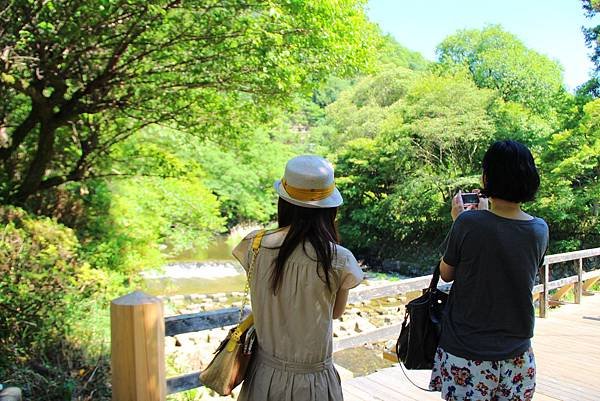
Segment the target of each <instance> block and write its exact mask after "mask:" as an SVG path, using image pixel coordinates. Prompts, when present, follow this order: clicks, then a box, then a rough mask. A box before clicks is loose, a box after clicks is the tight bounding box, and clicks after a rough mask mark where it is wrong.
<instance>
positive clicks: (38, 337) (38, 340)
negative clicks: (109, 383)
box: [0, 207, 122, 400]
mask: <svg viewBox="0 0 600 401" xmlns="http://www.w3.org/2000/svg"><path fill="white" fill-rule="evenodd" d="M0 222H1V224H2V226H3V230H2V232H1V233H0V353H2V358H1V359H0V372H2V373H0V375H1V376H2V378H3V382H9V383H11V384H15V385H17V386H19V387H21V388H23V389H24V391H25V397H27V398H28V399H36V400H56V399H72V398H73V399H74V398H75V397H76V396H82V398H80V399H82V400H83V399H89V398H85V397H86V394H87V395H89V394H90V392H91V393H92V394H93V393H94V392H96V393H97V394H96V398H94V399H106V398H102V397H105V396H106V390H102V389H101V390H100V391H99V392H97V390H96V389H95V387H96V386H97V385H98V381H100V382H102V381H104V380H106V379H107V372H108V363H107V360H106V356H105V354H104V353H105V352H106V351H107V349H108V343H107V341H108V340H107V338H108V327H109V322H108V313H107V310H108V309H107V306H108V303H107V300H108V299H111V298H112V297H114V296H115V295H116V293H117V292H118V291H120V288H121V286H122V284H121V283H122V278H120V277H119V276H117V275H112V274H108V273H106V272H103V271H99V270H96V269H92V268H91V267H90V266H89V265H88V264H85V263H82V262H79V261H78V257H79V255H78V250H79V244H78V241H77V238H76V236H75V235H74V233H73V231H72V230H70V229H68V228H66V227H64V226H62V225H60V224H57V223H56V222H55V221H53V220H51V219H48V218H34V217H33V216H31V215H28V214H27V213H26V212H25V211H23V210H22V209H18V208H12V207H0ZM92 360H94V362H92ZM90 366H91V368H90V369H89V370H88V368H89V367H90ZM94 372H96V373H94ZM79 381H81V383H83V382H84V381H88V385H89V387H88V389H87V392H86V389H85V388H82V387H81V384H80V383H79ZM84 387H85V386H84Z"/></svg>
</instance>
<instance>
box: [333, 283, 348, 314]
mask: <svg viewBox="0 0 600 401" xmlns="http://www.w3.org/2000/svg"><path fill="white" fill-rule="evenodd" d="M349 292H350V291H349V290H343V289H341V288H340V289H339V290H338V292H337V294H336V295H335V304H333V318H334V319H339V318H340V317H341V316H342V315H343V314H344V311H345V310H346V303H347V302H348V293H349Z"/></svg>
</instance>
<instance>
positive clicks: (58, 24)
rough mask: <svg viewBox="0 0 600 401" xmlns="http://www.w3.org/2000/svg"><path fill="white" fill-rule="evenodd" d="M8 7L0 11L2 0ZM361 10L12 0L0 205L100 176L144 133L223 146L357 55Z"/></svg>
mask: <svg viewBox="0 0 600 401" xmlns="http://www.w3.org/2000/svg"><path fill="white" fill-rule="evenodd" d="M5 4H6V3H5ZM372 32H373V31H372V26H371V24H370V23H369V22H368V21H367V19H366V17H365V14H364V11H363V1H362V0H342V1H333V0H299V1H281V0H205V1H191V0H100V1H92V0H74V1H70V2H55V1H44V2H32V1H28V0H14V1H12V2H10V3H9V4H8V5H4V6H2V8H0V93H1V94H2V95H1V96H0V162H1V163H3V167H4V168H3V169H2V171H1V172H0V201H1V202H4V203H15V204H22V203H24V202H25V201H26V200H27V199H28V198H29V197H30V196H31V195H33V194H36V193H38V192H40V191H42V190H45V189H48V188H52V187H56V186H58V185H61V184H63V183H65V182H69V181H80V180H84V179H86V178H90V177H98V176H102V175H103V174H106V167H107V166H108V165H109V160H108V159H107V155H108V154H109V153H110V149H111V148H112V147H113V146H114V145H115V144H116V143H119V142H122V141H123V140H124V139H126V138H128V137H130V136H131V135H133V134H134V133H136V132H138V131H139V130H140V129H142V128H144V127H146V126H148V125H151V124H166V125H169V126H171V127H174V128H177V129H181V130H186V131H189V132H190V133H192V134H194V135H197V136H199V137H202V138H206V137H218V136H220V135H222V134H226V135H225V137H226V138H228V139H231V138H232V137H235V133H236V132H239V131H241V128H243V127H245V126H247V124H248V122H249V121H252V119H253V118H260V117H261V116H262V117H263V118H264V110H265V107H264V106H265V105H266V104H272V103H277V102H279V103H282V102H285V101H286V99H287V96H288V94H289V93H291V92H292V91H302V90H304V89H308V88H310V87H311V86H314V85H315V84H317V83H318V82H319V81H320V80H321V79H322V78H323V77H325V76H328V75H330V74H331V73H336V74H338V75H340V76H344V75H345V74H353V73H355V72H356V71H357V69H358V68H360V67H361V66H363V65H364V64H365V63H366V61H367V59H368V55H369V46H368V44H369V42H370V40H371V33H372Z"/></svg>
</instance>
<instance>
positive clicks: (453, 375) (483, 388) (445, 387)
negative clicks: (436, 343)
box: [429, 347, 535, 401]
mask: <svg viewBox="0 0 600 401" xmlns="http://www.w3.org/2000/svg"><path fill="white" fill-rule="evenodd" d="M429 388H430V389H431V390H435V391H441V393H442V394H441V395H442V399H444V400H447V401H530V400H531V399H532V398H533V393H534V391H535V358H534V356H533V350H532V349H531V348H529V349H528V350H527V351H526V352H524V353H523V354H521V355H519V356H517V357H515V358H511V359H507V360H504V361H477V360H470V359H464V358H460V357H458V356H455V355H452V354H450V353H448V352H446V351H444V350H443V349H442V348H440V347H438V349H437V351H436V353H435V361H434V362H433V369H432V371H431V382H430V383H429Z"/></svg>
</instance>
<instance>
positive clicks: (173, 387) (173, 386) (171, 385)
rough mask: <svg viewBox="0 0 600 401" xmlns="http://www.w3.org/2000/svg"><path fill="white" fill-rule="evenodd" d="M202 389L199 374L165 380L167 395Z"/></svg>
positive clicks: (188, 374) (194, 373)
mask: <svg viewBox="0 0 600 401" xmlns="http://www.w3.org/2000/svg"><path fill="white" fill-rule="evenodd" d="M198 387H202V383H201V382H200V372H193V373H187V374H185V375H181V376H175V377H170V378H168V379H167V395H169V394H175V393H179V392H181V391H186V390H191V389H193V388H198Z"/></svg>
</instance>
